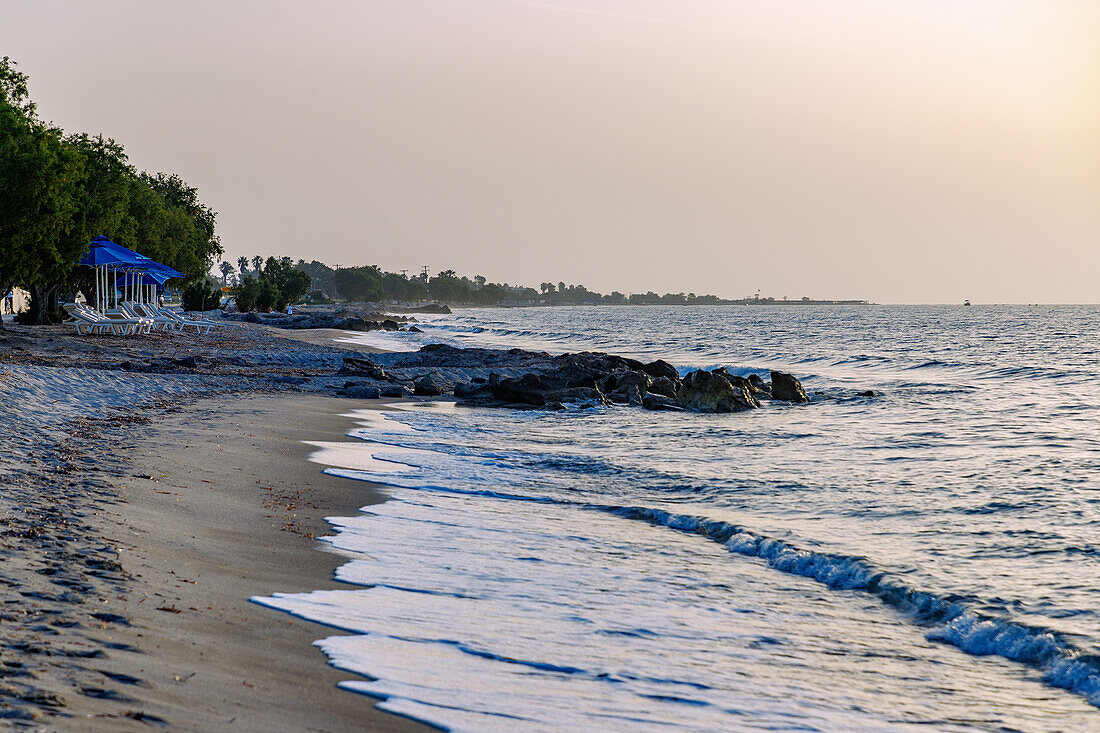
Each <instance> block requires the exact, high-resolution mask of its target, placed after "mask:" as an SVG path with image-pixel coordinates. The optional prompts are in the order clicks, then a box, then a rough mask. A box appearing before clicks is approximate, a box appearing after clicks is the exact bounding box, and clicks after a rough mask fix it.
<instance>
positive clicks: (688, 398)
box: [678, 369, 760, 412]
mask: <svg viewBox="0 0 1100 733" xmlns="http://www.w3.org/2000/svg"><path fill="white" fill-rule="evenodd" d="M678 399H679V403H680V404H681V405H682V406H684V407H686V408H687V409H689V410H696V411H698V412H742V411H744V410H752V409H754V408H757V407H760V403H759V402H757V401H756V398H755V397H753V396H752V395H751V394H749V393H748V391H747V390H746V389H745V387H744V386H742V385H734V384H733V383H732V382H730V380H729V379H727V378H726V377H725V376H723V375H721V374H715V373H713V372H707V371H703V370H702V369H700V370H699V371H695V372H692V373H691V374H689V375H687V376H686V377H684V380H683V386H682V387H681V389H680V394H679V398H678Z"/></svg>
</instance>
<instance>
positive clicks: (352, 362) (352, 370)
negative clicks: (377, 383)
mask: <svg viewBox="0 0 1100 733" xmlns="http://www.w3.org/2000/svg"><path fill="white" fill-rule="evenodd" d="M340 374H346V375H351V376H358V377H370V378H371V379H389V375H387V374H386V371H385V370H384V369H383V368H382V367H381V366H379V365H378V364H375V363H374V362H373V361H371V360H370V359H362V358H359V357H356V356H345V357H344V365H343V366H342V367H340Z"/></svg>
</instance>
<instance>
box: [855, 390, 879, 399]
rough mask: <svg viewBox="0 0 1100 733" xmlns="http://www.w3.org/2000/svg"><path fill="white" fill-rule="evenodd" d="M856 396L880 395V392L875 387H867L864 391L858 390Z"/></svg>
mask: <svg viewBox="0 0 1100 733" xmlns="http://www.w3.org/2000/svg"><path fill="white" fill-rule="evenodd" d="M856 397H878V393H877V392H875V390H873V389H867V390H864V391H862V392H856Z"/></svg>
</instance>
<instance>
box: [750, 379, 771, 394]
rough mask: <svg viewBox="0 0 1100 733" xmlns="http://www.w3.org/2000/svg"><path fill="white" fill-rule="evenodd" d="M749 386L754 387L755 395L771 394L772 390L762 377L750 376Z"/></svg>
mask: <svg viewBox="0 0 1100 733" xmlns="http://www.w3.org/2000/svg"><path fill="white" fill-rule="evenodd" d="M749 384H751V385H752V388H753V393H754V394H763V395H770V394H771V389H770V388H769V387H768V383H767V382H765V381H764V379H763V377H761V376H760V375H759V374H750V375H749Z"/></svg>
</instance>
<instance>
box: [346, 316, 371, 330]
mask: <svg viewBox="0 0 1100 733" xmlns="http://www.w3.org/2000/svg"><path fill="white" fill-rule="evenodd" d="M341 321H342V322H343V325H342V326H341V328H343V329H345V330H348V331H368V330H370V329H369V328H367V322H366V321H364V320H363V319H362V318H359V317H357V316H350V317H348V318H343V319H341Z"/></svg>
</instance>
